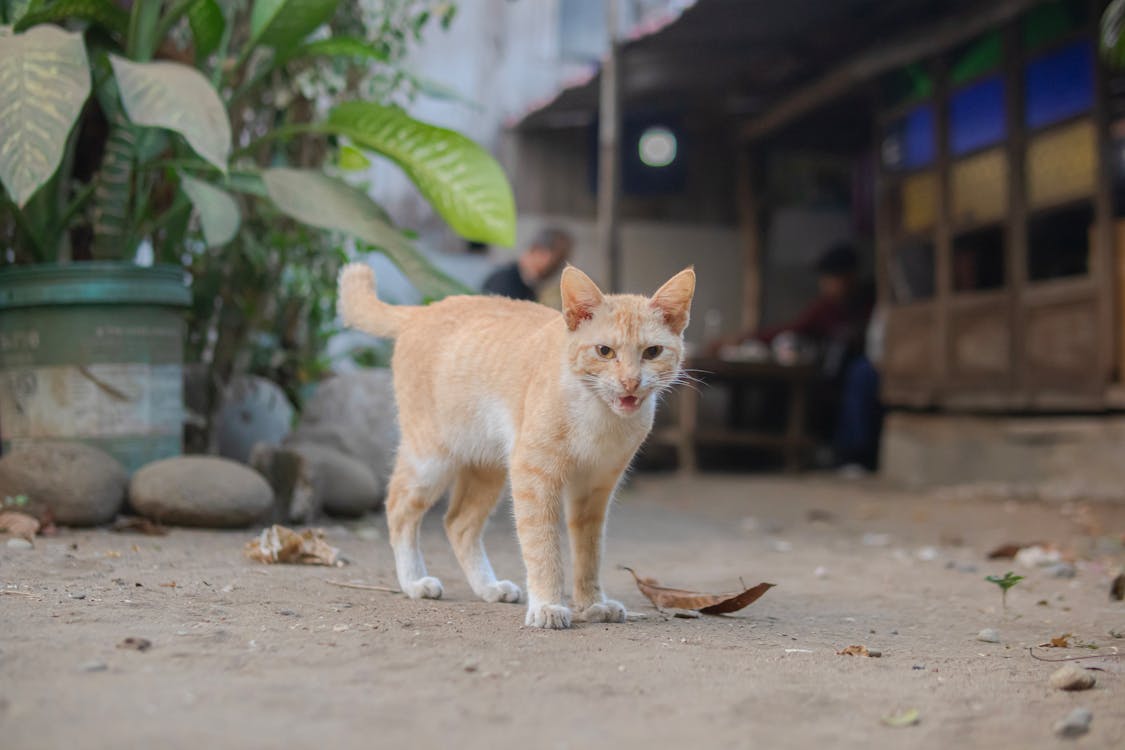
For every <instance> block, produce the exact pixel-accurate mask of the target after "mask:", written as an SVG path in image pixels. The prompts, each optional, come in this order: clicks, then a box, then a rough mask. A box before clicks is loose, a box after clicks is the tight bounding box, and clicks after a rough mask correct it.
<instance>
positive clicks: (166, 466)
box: [129, 456, 273, 528]
mask: <svg viewBox="0 0 1125 750" xmlns="http://www.w3.org/2000/svg"><path fill="white" fill-rule="evenodd" d="M129 500H130V502H131V503H132V504H133V507H134V508H135V509H136V510H137V512H138V513H140V514H142V515H144V516H147V517H148V518H151V519H152V520H154V521H157V522H159V523H167V524H174V525H178V526H206V527H213V528H236V527H239V526H249V525H250V524H252V523H254V522H255V521H257V520H258V519H260V518H261V517H262V516H264V515H265V513H266V512H267V511H268V510H269V509H270V508H271V507H272V505H273V490H271V489H270V486H269V484H267V483H266V480H265V479H263V478H262V477H261V475H260V474H258V473H257V472H256V471H254V470H253V469H248V468H247V467H245V466H243V465H242V464H239V463H235V462H234V461H230V460H227V459H225V458H215V457H213V456H182V457H179V458H166V459H164V460H163V461H157V462H155V463H151V464H149V465H148V466H145V467H143V468H142V469H141V470H140V471H138V472H137V473H136V474H134V475H133V481H132V482H130V484H129Z"/></svg>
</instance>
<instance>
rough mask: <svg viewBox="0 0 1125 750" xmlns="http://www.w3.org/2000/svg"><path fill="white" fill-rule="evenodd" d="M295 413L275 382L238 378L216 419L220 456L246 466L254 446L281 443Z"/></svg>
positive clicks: (232, 382) (228, 390)
mask: <svg viewBox="0 0 1125 750" xmlns="http://www.w3.org/2000/svg"><path fill="white" fill-rule="evenodd" d="M295 413H296V410H295V409H294V408H293V404H291V403H289V398H288V397H287V396H286V395H285V391H283V390H281V388H280V387H279V386H278V385H276V384H275V383H274V382H273V381H271V380H267V379H265V378H260V377H257V376H256V375H247V376H244V377H239V378H235V379H234V380H233V381H231V384H230V385H229V386H228V387H227V390H226V393H225V394H224V395H223V401H222V406H221V407H220V408H219V413H218V414H217V415H216V417H215V440H216V443H217V444H218V449H219V455H221V456H223V457H225V458H230V459H233V460H235V461H240V462H242V463H247V462H248V461H249V460H250V453H251V451H253V449H254V446H255V445H257V444H259V443H267V444H269V445H278V444H280V443H281V441H282V439H283V438H284V437H285V436H286V435H287V434H289V428H290V426H291V425H292V424H293V416H294V414H295Z"/></svg>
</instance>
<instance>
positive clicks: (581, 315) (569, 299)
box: [560, 266, 605, 331]
mask: <svg viewBox="0 0 1125 750" xmlns="http://www.w3.org/2000/svg"><path fill="white" fill-rule="evenodd" d="M560 291H561V292H562V307H563V316H564V317H565V318H566V327H567V328H569V329H570V330H572V331H573V330H574V329H576V328H578V326H579V325H581V324H582V321H583V320H589V319H590V318H592V317H594V310H595V309H596V308H597V307H598V306H600V305H601V304H602V302H604V301H605V297H603V296H602V290H601V289H598V285H597V284H595V283H594V280H593V279H591V278H590V277H589V276H587V275H586V274H584V273H582V272H581V271H579V270H578V269H577V268H575V267H574V266H567V267H566V268H564V269H563V273H562V281H561V282H560Z"/></svg>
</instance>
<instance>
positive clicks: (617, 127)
mask: <svg viewBox="0 0 1125 750" xmlns="http://www.w3.org/2000/svg"><path fill="white" fill-rule="evenodd" d="M617 6H618V0H609V2H607V3H606V16H605V20H606V32H607V34H608V36H609V47H608V49H607V51H606V56H605V60H604V62H603V63H602V71H601V87H600V92H599V93H600V97H599V102H598V250H599V251H600V252H601V254H602V257H604V258H606V260H607V261H608V265H609V280H608V281H609V289H610V291H611V292H619V291H621V284H622V279H621V238H620V228H619V226H618V215H617V214H618V204H619V203H620V200H619V198H620V194H621V156H620V153H619V151H620V142H621V67H620V63H621V45H620V43H619V42H618V39H617V26H618V23H617V20H618V19H617V10H618V7H617Z"/></svg>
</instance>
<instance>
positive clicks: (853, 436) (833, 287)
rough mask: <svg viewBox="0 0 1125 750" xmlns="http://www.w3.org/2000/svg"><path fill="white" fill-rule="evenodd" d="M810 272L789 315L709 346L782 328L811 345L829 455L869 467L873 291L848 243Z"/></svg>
mask: <svg viewBox="0 0 1125 750" xmlns="http://www.w3.org/2000/svg"><path fill="white" fill-rule="evenodd" d="M816 271H817V286H818V290H819V293H818V295H817V297H816V299H814V300H813V301H812V302H811V303H809V305H808V306H807V307H806V308H805V309H804V310H803V311H802V312H801V313H800V314H799V315H798V316H797V317H796V318H795V319H793V320H792V321H790V322H788V323H786V324H784V325H780V326H775V327H771V328H764V329H761V330H758V331H747V332H745V333H743V334H741V335H739V336H737V337H735V338H734V339H733V340H731V339H727V340H723V341H720V342H716V344H713V345H712V351H715V352H717V351H718V350H719V349H720V348H721V347H722V346H723V345H726V344H740V343H742V342H743V341H746V340H751V339H753V340H758V341H762V342H764V343H766V344H770V343H772V342H773V341H774V339H776V338H777V337H778V336H780V335H781V334H785V333H789V334H793V335H795V336H797V337H799V338H801V339H804V340H806V341H809V342H811V343H813V344H815V345H816V346H817V347H818V348H819V350H820V352H821V361H822V363H823V370H824V380H825V384H826V385H827V386H828V388H829V390H830V392H831V393H830V395H831V396H832V398H831V400H832V401H835V402H836V404H837V406H836V419H835V425H834V429H833V432H834V438H833V447H834V450H835V460H836V462H837V463H838V464H839V465H841V466H861V467H863V468H866V469H874V468H875V464H876V461H877V459H878V444H879V432H880V430H881V426H882V409H881V406H880V404H879V375H878V372H877V371H876V370H875V367H874V365H872V363H871V361H870V360H869V359H868V358H867V356H866V354H865V351H864V349H865V338H866V333H867V326H868V323H869V321H870V319H871V312H872V309H873V307H874V295H873V294H872V290H871V286H870V285H869V284H864V283H862V282H861V281H860V279H859V273H858V272H859V260H858V257H857V255H856V252H855V249H854V248H853V247H851V246H850V245H847V244H839V245H834V246H833V247H831V248H829V249H828V250H827V251H826V252H825V253H824V254H823V255H822V256H821V257H820V259H819V260H818V261H817V264H816Z"/></svg>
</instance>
